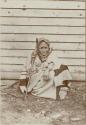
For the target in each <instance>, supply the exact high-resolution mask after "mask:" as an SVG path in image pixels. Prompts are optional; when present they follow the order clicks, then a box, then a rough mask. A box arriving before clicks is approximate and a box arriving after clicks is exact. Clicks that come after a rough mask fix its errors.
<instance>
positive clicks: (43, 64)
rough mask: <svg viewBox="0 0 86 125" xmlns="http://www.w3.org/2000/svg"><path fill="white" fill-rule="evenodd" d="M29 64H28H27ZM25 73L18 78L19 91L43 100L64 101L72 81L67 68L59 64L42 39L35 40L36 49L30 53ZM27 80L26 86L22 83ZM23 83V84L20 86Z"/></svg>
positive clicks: (47, 42)
mask: <svg viewBox="0 0 86 125" xmlns="http://www.w3.org/2000/svg"><path fill="white" fill-rule="evenodd" d="M28 62H29V63H28ZM24 69H25V73H26V74H24V72H23V74H21V76H20V90H21V91H22V92H25V91H26V92H31V94H33V95H35V96H39V97H45V98H53V99H56V98H57V95H58V94H57V88H59V96H60V98H61V99H64V98H65V97H66V95H67V91H68V90H69V86H68V85H70V82H69V80H72V77H71V74H70V72H69V70H68V67H67V66H66V65H64V64H61V62H60V61H59V59H58V58H57V56H56V55H55V53H54V52H53V51H52V49H51V48H50V44H49V41H48V40H47V39H44V38H40V39H36V49H35V50H34V51H33V52H32V55H31V60H30V61H28V59H27V64H26V65H25V68H24ZM26 79H28V82H27V85H24V81H25V80H26ZM22 83H23V84H22Z"/></svg>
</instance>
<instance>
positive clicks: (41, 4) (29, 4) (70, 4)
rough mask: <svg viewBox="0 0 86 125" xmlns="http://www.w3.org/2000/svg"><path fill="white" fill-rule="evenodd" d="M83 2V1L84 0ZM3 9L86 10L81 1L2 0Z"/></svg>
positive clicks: (0, 5)
mask: <svg viewBox="0 0 86 125" xmlns="http://www.w3.org/2000/svg"><path fill="white" fill-rule="evenodd" d="M82 1H83V0H82ZM0 7H1V8H24V9H25V8H36V9H37V8H40V9H41V8H42V9H85V4H84V3H83V2H79V1H30V0H28V1H27V0H22V2H21V0H15V1H12V0H8V1H5V0H2V1H1V4H0Z"/></svg>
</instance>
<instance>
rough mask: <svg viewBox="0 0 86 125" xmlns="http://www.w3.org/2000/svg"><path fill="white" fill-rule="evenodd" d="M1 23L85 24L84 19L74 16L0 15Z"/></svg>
mask: <svg viewBox="0 0 86 125" xmlns="http://www.w3.org/2000/svg"><path fill="white" fill-rule="evenodd" d="M0 20H1V21H0V22H1V24H7V25H26V26H27V25H39V26H40V25H43V26H49V25H51V26H55V27H56V26H68V27H69V26H79V27H80V26H85V20H84V19H75V18H71V19H70V18H34V19H33V18H10V17H0Z"/></svg>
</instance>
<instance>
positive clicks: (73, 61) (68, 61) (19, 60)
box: [0, 55, 85, 65]
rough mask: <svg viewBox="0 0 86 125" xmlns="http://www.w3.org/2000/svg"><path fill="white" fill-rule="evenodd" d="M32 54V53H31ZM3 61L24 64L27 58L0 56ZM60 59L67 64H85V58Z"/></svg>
mask: <svg viewBox="0 0 86 125" xmlns="http://www.w3.org/2000/svg"><path fill="white" fill-rule="evenodd" d="M29 56H30V55H29ZM0 60H1V63H5V64H6V63H7V64H24V63H25V62H26V58H12V57H0ZM59 61H60V62H61V63H63V64H66V65H85V59H64V60H63V59H61V58H59Z"/></svg>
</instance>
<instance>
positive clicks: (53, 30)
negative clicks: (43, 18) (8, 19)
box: [0, 26, 85, 35]
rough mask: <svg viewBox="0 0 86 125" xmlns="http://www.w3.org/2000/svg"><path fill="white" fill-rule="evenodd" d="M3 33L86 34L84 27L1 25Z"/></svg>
mask: <svg viewBox="0 0 86 125" xmlns="http://www.w3.org/2000/svg"><path fill="white" fill-rule="evenodd" d="M0 29H1V33H37V34H38V33H43V34H74V35H75V34H85V28H83V27H51V26H49V27H46V26H27V27H26V26H0Z"/></svg>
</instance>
